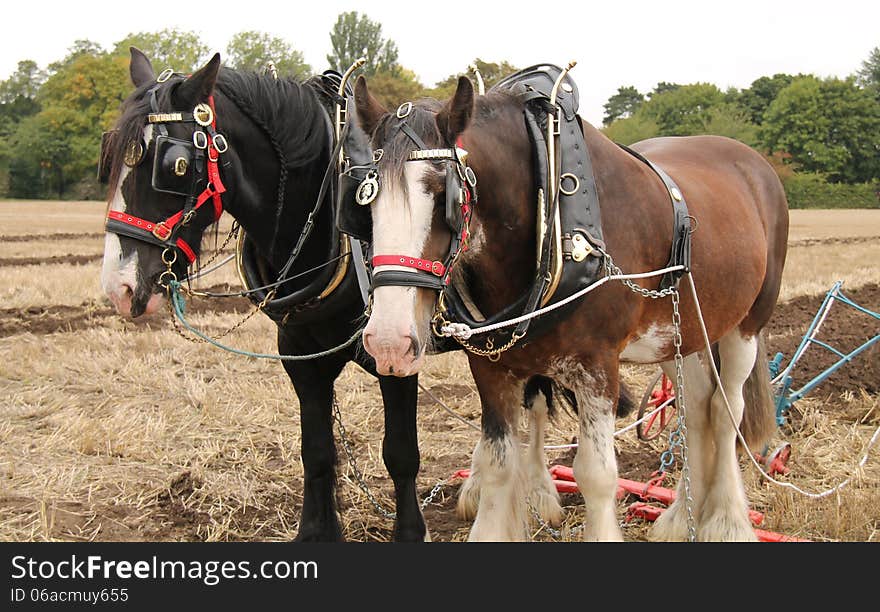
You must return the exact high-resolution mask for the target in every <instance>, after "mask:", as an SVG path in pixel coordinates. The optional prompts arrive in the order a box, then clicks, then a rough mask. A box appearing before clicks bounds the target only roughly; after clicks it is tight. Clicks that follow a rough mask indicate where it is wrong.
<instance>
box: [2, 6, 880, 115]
mask: <svg viewBox="0 0 880 612" xmlns="http://www.w3.org/2000/svg"><path fill="white" fill-rule="evenodd" d="M533 7H543V8H545V9H546V13H545V14H538V13H534V12H526V11H532V10H533ZM349 10H357V11H360V12H362V13H366V14H367V15H369V16H370V18H372V19H373V20H376V21H379V22H380V23H381V24H382V25H383V34H384V35H385V36H386V37H388V38H391V39H393V40H394V41H395V42H396V43H397V45H398V48H399V51H400V57H399V61H400V63H401V64H403V65H404V66H406V67H407V68H411V69H412V70H414V71H415V72H416V74H418V75H419V77H420V79H421V80H422V82H424V83H425V84H428V85H432V84H433V83H435V82H436V81H438V80H440V79H443V78H445V77H446V76H448V75H449V74H450V73H452V72H454V71H456V70H463V69H464V68H465V67H466V66H467V65H468V63H469V62H470V61H471V60H473V59H474V58H475V57H479V58H481V59H484V60H487V61H497V60H502V59H506V60H508V61H510V62H511V63H513V64H515V65H517V66H523V67H524V66H528V65H531V64H536V63H539V62H553V63H556V64H560V65H562V64H565V63H566V62H568V61H569V60H572V59H576V60H577V61H578V66H577V68H575V70H574V72H573V77H574V78H575V80H576V81H577V83H578V86H579V88H580V92H581V114H582V115H583V116H584V118H585V119H587V120H588V121H590V122H591V123H594V124H599V123H601V119H602V114H603V110H602V105H603V104H604V103H605V101H606V100H607V99H608V97H609V96H611V95H612V94H613V93H614V92H615V91H616V90H617V88H618V87H619V86H621V85H635V86H636V87H637V88H638V89H639V90H640V91H642V92H646V91H649V90H651V89H652V88H653V86H654V85H655V84H656V83H657V82H658V81H671V82H677V83H694V82H698V81H707V82H711V83H714V84H716V85H718V86H719V87H721V88H722V89H726V88H727V87H729V86H735V87H740V88H741V87H747V86H748V85H749V83H751V82H752V81H753V80H755V79H756V78H758V77H760V76H763V75H772V74H774V73H777V72H787V73H798V72H804V73H813V74H817V75H819V76H841V77H843V76H847V75H849V74H852V73H854V72H855V71H856V70H858V68H859V67H860V65H861V62H862V61H863V60H865V59H866V58H867V57H868V54H869V53H870V51H871V49H873V48H874V47H876V46H880V2H878V1H877V0H858V1H856V0H835V1H829V0H824V1H823V2H818V1H814V0H800V1H788V0H733V1H728V2H724V3H720V2H714V1H712V0H702V1H691V0H681V1H676V0H670V1H666V2H663V1H657V0H653V1H650V2H645V1H642V0H630V1H626V2H613V1H611V2H608V1H603V2H598V3H588V2H583V1H580V2H579V1H577V0H576V1H575V2H572V3H570V4H568V5H566V3H564V2H537V3H535V2H515V1H513V0H508V1H506V2H499V1H496V0H492V1H488V2H482V1H481V2H461V1H459V0H443V1H437V2H426V1H425V0H414V1H410V2H406V1H403V0H396V1H393V2H386V1H379V0H362V1H361V2H357V3H355V2H350V1H340V0H318V1H315V2H310V1H308V0H306V1H302V0H296V1H291V0H288V1H286V2H285V1H279V0H275V1H273V2H268V1H264V0H213V1H211V0H208V1H202V2H191V1H184V2H168V1H167V0H155V1H153V2H149V1H148V2H143V1H139V2H124V1H120V0H115V1H114V2H108V1H99V0H69V1H68V2H67V3H65V4H60V3H52V4H51V5H47V4H45V3H42V2H34V1H24V2H21V1H16V2H7V3H6V6H5V7H4V10H3V12H4V15H3V17H4V18H3V22H4V27H3V32H2V35H0V49H2V52H0V79H6V78H7V77H8V76H9V75H10V74H11V73H12V72H13V71H14V70H15V67H16V65H17V63H18V61H19V60H22V59H33V60H35V61H36V62H37V63H38V64H39V65H40V66H41V67H45V66H46V65H47V64H49V63H50V62H52V61H55V60H58V59H61V58H62V57H63V56H64V55H65V53H66V50H67V48H68V47H70V46H71V45H72V44H73V42H74V41H75V40H76V39H80V38H87V39H90V40H93V41H95V42H98V43H100V44H101V45H103V46H104V47H105V48H110V47H112V46H113V43H115V42H116V41H118V40H121V39H122V38H123V37H125V36H126V35H127V34H128V33H130V32H141V31H147V32H154V31H158V30H162V29H164V28H179V29H182V30H193V31H195V32H197V33H198V34H199V35H200V37H201V39H202V40H203V41H204V42H205V43H206V44H207V45H209V46H210V47H211V48H212V50H216V51H220V52H221V53H223V52H224V51H225V46H226V43H227V42H228V41H229V39H230V38H231V37H232V35H233V34H235V33H236V32H240V31H243V30H261V31H264V32H268V33H270V34H272V35H274V36H279V37H282V38H284V39H285V40H287V41H288V42H290V43H291V44H292V45H293V46H294V47H295V48H297V49H299V50H301V51H302V52H303V54H304V55H305V58H306V60H307V61H308V62H309V63H310V64H311V65H312V68H313V69H315V70H317V71H320V70H323V69H325V68H326V67H327V61H326V59H325V56H326V55H327V53H328V52H329V51H330V37H329V32H330V29H331V28H332V26H333V23H334V22H335V21H336V16H337V15H338V14H339V13H340V12H343V11H349ZM158 69H161V68H160V67H158V66H157V70H158Z"/></svg>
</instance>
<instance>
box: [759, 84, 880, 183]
mask: <svg viewBox="0 0 880 612" xmlns="http://www.w3.org/2000/svg"><path fill="white" fill-rule="evenodd" d="M761 140H762V142H763V143H764V146H765V147H766V148H767V150H768V151H784V152H787V153H789V154H790V155H791V160H792V161H793V162H795V163H798V164H800V166H801V167H802V168H803V169H804V170H805V171H806V172H819V173H823V174H826V175H827V176H828V178H829V180H831V181H833V182H863V181H870V180H873V179H876V178H878V177H880V104H878V102H877V100H876V99H875V98H874V97H873V96H872V95H871V92H869V91H867V90H865V89H862V88H860V87H858V85H857V84H856V82H855V80H854V79H852V78H849V79H837V78H829V79H824V80H820V79H818V78H816V77H813V76H806V77H799V78H796V79H795V80H794V81H792V83H791V85H789V86H788V87H786V88H785V89H783V90H782V91H780V92H779V95H777V96H776V99H775V100H774V101H773V103H772V104H770V106H769V107H768V108H767V111H766V112H765V113H764V124H763V126H762V127H761Z"/></svg>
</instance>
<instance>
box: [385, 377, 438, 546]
mask: <svg viewBox="0 0 880 612" xmlns="http://www.w3.org/2000/svg"><path fill="white" fill-rule="evenodd" d="M418 384H419V378H418V376H410V377H407V378H396V377H393V376H380V377H379V386H380V387H381V389H382V399H383V400H384V403H385V438H384V440H383V443H382V458H383V459H384V460H385V467H386V468H388V473H389V474H390V475H391V479H392V481H393V482H394V492H395V496H396V500H397V519H396V520H395V524H394V539H395V541H398V542H414V541H424V540H430V537H429V536H428V533H427V530H426V528H425V520H424V518H423V517H422V511H421V508H420V507H419V500H418V495H417V489H416V476H418V473H419V438H418V431H417V428H416V405H417V403H418Z"/></svg>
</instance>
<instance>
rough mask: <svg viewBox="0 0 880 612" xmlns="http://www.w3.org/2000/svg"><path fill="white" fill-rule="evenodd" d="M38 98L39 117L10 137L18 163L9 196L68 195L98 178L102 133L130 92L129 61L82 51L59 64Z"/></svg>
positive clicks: (13, 169) (28, 120)
mask: <svg viewBox="0 0 880 612" xmlns="http://www.w3.org/2000/svg"><path fill="white" fill-rule="evenodd" d="M55 66H56V71H55V72H54V73H53V74H51V75H50V76H49V78H48V79H47V80H46V82H45V83H44V84H43V86H42V87H41V88H40V91H39V94H38V95H37V102H38V103H39V104H40V106H41V110H40V111H39V113H37V114H35V115H33V116H31V117H27V118H26V119H25V120H23V121H22V122H21V123H20V124H19V125H18V126H17V128H16V131H15V132H14V133H13V134H12V135H11V136H10V137H9V143H10V145H11V148H12V149H13V150H14V151H16V156H17V157H18V159H17V160H16V161H15V163H14V164H12V163H10V168H9V183H10V195H13V196H16V197H34V193H35V192H39V193H40V194H42V195H48V194H49V193H51V194H52V195H53V196H57V197H63V196H64V195H65V193H66V192H67V191H68V189H69V188H70V186H71V185H72V184H74V183H76V182H78V181H81V180H83V179H87V180H91V179H92V177H94V175H95V170H96V163H97V159H98V149H99V146H100V141H101V132H102V131H104V130H107V129H109V128H110V127H112V125H113V123H114V121H115V119H116V117H117V115H118V112H119V106H120V104H121V102H122V100H123V99H124V98H125V96H126V95H127V94H128V92H129V90H130V89H131V85H130V84H129V81H128V59H127V58H123V57H119V56H112V55H110V54H107V53H103V52H99V51H98V52H83V53H77V54H75V55H74V56H73V57H69V58H67V59H66V60H64V61H63V62H59V63H57V64H55Z"/></svg>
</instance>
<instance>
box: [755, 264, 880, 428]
mask: <svg viewBox="0 0 880 612" xmlns="http://www.w3.org/2000/svg"><path fill="white" fill-rule="evenodd" d="M841 285H843V281H837V282H836V283H834V286H833V287H831V289H830V290H829V291H828V293H826V294H825V300H824V301H823V302H822V305H821V306H820V307H819V310H818V311H817V312H816V316H815V317H814V318H813V322H812V323H811V324H810V327H809V328H808V329H807V332H806V334H804V339H803V340H802V341H801V343H800V346H798V348H797V350H796V351H795V353H794V357H792V359H791V362H790V363H789V364H788V366H786V368H785V369H784V370H782V372H780V371H779V368H780V366H781V365H782V353H777V354H776V356H775V357H774V358H773V361H771V362H770V375H771V376H772V377H773V384H774V385H777V391H776V423H777V425H782V424H783V423H784V422H785V413H786V412H788V410H789V408H791V405H792V404H794V403H795V402H796V401H798V400H799V399H801V398H803V397H804V396H805V395H807V394H808V393H809V392H810V391H812V390H813V389H815V388H816V387H817V386H819V385H820V384H821V383H822V382H823V381H824V380H825V379H826V378H828V377H829V376H831V375H832V374H833V373H834V372H835V371H837V370H838V369H839V368H840V367H842V366H843V365H844V364H846V363H849V362H850V361H852V360H853V358H854V357H856V356H857V355H858V354H859V353H862V352H864V351H866V350H867V349H868V348H870V347H871V346H872V345H873V344H875V343H876V342H877V341H878V340H880V333H878V334H877V335H875V336H874V337H873V338H871V339H869V340H867V341H866V342H865V343H864V344H862V345H860V346H859V347H857V348H856V349H854V350H852V351H850V352H849V353H843V352H842V351H839V350H837V349H836V348H834V347H833V346H831V345H829V344H827V343H825V342H822V341H821V340H817V339H816V335H817V334H818V332H819V328H820V327H821V325H822V322H823V321H825V318H826V317H827V316H828V312H829V311H830V310H831V306H833V305H834V302H835V301H838V302H843V303H844V304H846V305H847V306H851V307H853V308H855V309H856V310H859V311H861V312H863V313H865V314H867V315H869V316H872V317H874V318H875V319H877V320H880V314H878V313H876V312H874V311H872V310H868V309H867V308H865V307H863V306H860V305H859V304H856V303H855V302H853V301H852V300H851V299H849V298H848V297H846V296H845V295H843V294H842V293H841V292H840V287H841ZM811 344H816V345H818V346H821V347H822V348H824V349H826V350H828V351H830V352H832V353H834V354H835V355H837V356H838V357H840V359H838V360H837V362H835V363H834V364H833V365H832V366H831V367H829V368H828V369H826V370H825V371H824V372H822V373H821V374H819V375H818V376H816V377H815V378H813V379H812V380H811V381H810V382H808V383H807V384H805V385H804V386H803V387H801V388H800V389H798V390H796V391H791V386H792V377H791V372H792V370H793V369H794V366H795V364H797V362H798V360H799V359H800V358H801V357H802V356H803V354H804V353H805V352H806V350H807V348H809V346H810V345H811Z"/></svg>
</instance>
